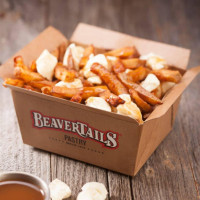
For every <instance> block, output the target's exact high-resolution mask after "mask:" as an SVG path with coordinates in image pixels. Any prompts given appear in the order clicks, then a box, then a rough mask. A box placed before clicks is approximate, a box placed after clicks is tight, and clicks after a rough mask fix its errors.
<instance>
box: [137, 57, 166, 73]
mask: <svg viewBox="0 0 200 200" xmlns="http://www.w3.org/2000/svg"><path fill="white" fill-rule="evenodd" d="M140 59H141V60H146V65H147V66H149V67H151V68H152V69H153V70H158V69H162V68H165V67H166V66H167V62H166V60H164V59H163V58H162V57H161V56H159V55H156V54H154V53H149V54H147V55H143V56H140Z"/></svg>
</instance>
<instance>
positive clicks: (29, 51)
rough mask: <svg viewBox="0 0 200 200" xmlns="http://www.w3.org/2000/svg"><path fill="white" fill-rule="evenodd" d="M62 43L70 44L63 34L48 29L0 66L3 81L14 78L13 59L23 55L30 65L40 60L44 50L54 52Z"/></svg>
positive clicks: (53, 29) (0, 75) (50, 28)
mask: <svg viewBox="0 0 200 200" xmlns="http://www.w3.org/2000/svg"><path fill="white" fill-rule="evenodd" d="M62 42H68V40H67V39H66V37H65V36H64V35H63V34H62V33H61V32H59V31H58V30H56V29H55V28H53V27H51V26H50V27H48V28H46V29H45V30H44V31H43V32H42V33H40V34H39V35H38V36H37V37H36V38H35V39H34V40H32V41H31V42H30V43H29V44H28V45H26V46H25V47H24V48H23V49H21V50H20V51H18V52H17V53H16V54H15V55H13V56H12V57H11V58H10V59H9V60H7V61H6V62H5V63H4V64H3V65H2V66H0V77H1V78H2V79H5V78H7V77H13V67H14V66H13V57H15V56H17V55H21V56H22V57H23V59H24V62H25V63H26V64H30V63H29V62H30V61H33V60H35V59H36V58H38V56H39V55H40V54H41V52H42V51H43V50H44V49H48V50H49V51H52V50H54V49H55V47H57V46H59V45H60V44H61V43H62Z"/></svg>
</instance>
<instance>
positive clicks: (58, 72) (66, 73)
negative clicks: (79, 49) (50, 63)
mask: <svg viewBox="0 0 200 200" xmlns="http://www.w3.org/2000/svg"><path fill="white" fill-rule="evenodd" d="M76 73H77V72H76V71H75V70H72V69H71V70H68V69H67V68H66V67H65V66H63V65H62V64H60V63H59V64H58V65H57V66H56V67H55V69H54V76H55V77H56V78H57V79H58V80H61V81H67V82H72V81H73V80H74V79H75V77H76Z"/></svg>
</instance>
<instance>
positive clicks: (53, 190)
mask: <svg viewBox="0 0 200 200" xmlns="http://www.w3.org/2000/svg"><path fill="white" fill-rule="evenodd" d="M49 189H50V196H51V199H52V200H62V199H65V198H68V197H70V196H71V189H70V188H69V186H68V185H67V184H65V183H64V182H62V181H60V180H58V179H55V180H53V181H52V182H51V183H50V184H49Z"/></svg>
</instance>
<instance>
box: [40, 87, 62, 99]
mask: <svg viewBox="0 0 200 200" xmlns="http://www.w3.org/2000/svg"><path fill="white" fill-rule="evenodd" d="M41 91H42V93H43V94H47V95H51V96H55V97H58V98H62V99H64V98H65V97H64V95H62V94H57V93H53V92H52V87H50V86H46V87H43V88H41Z"/></svg>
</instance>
